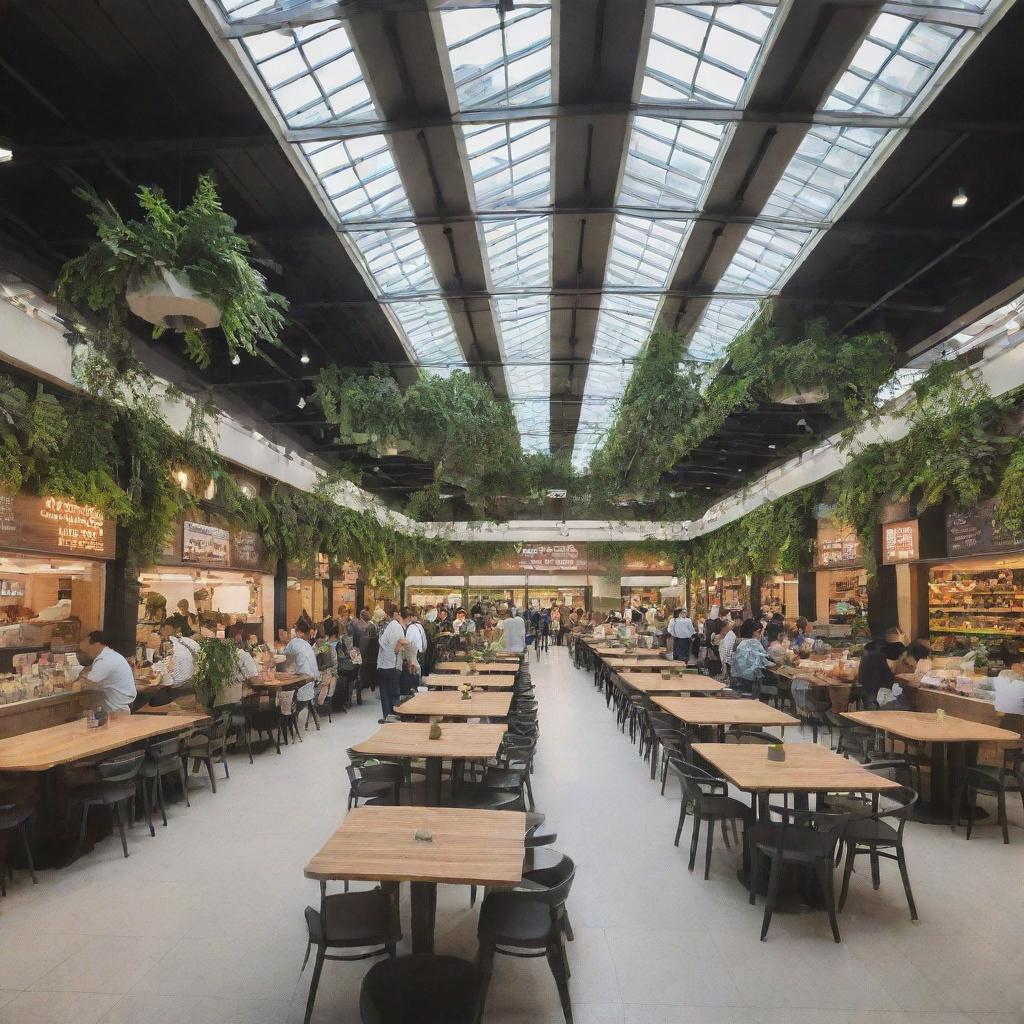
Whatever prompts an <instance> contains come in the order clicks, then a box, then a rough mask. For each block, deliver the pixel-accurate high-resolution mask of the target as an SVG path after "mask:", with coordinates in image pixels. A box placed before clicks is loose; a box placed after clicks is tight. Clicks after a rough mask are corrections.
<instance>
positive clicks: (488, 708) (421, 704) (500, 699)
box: [395, 690, 512, 718]
mask: <svg viewBox="0 0 1024 1024" xmlns="http://www.w3.org/2000/svg"><path fill="white" fill-rule="evenodd" d="M511 705H512V694H511V693H474V694H473V695H472V696H471V697H470V698H469V700H463V699H462V694H460V693H459V692H458V690H434V691H432V692H428V693H417V694H414V695H413V696H412V697H411V698H410V699H409V700H407V701H405V702H404V703H403V704H399V705H398V707H396V708H395V714H398V715H440V716H442V717H445V718H507V717H508V711H509V708H510V707H511Z"/></svg>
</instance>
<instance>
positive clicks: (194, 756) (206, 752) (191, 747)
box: [181, 710, 231, 793]
mask: <svg viewBox="0 0 1024 1024" xmlns="http://www.w3.org/2000/svg"><path fill="white" fill-rule="evenodd" d="M230 728H231V711H230V710H225V711H222V712H220V713H219V714H218V716H217V718H216V719H215V720H214V721H213V722H212V723H211V724H210V725H206V726H201V727H200V728H199V729H197V730H196V731H195V732H194V733H193V734H192V735H191V736H189V737H188V738H187V739H186V740H185V748H184V750H183V751H182V753H181V758H182V762H183V763H184V764H185V765H186V768H187V765H188V762H189V761H191V762H192V771H198V769H199V765H200V764H203V765H205V766H206V774H207V775H209V777H210V788H211V789H212V790H213V792H214V793H216V792H217V778H216V776H215V775H214V773H213V763H214V761H216V762H217V763H218V764H222V765H224V778H225V779H230V778H231V771H230V769H229V768H228V730H229V729H230Z"/></svg>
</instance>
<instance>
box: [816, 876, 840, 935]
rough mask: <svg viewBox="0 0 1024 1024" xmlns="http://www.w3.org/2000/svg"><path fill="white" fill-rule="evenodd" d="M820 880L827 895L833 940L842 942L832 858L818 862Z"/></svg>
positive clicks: (826, 903) (826, 904)
mask: <svg viewBox="0 0 1024 1024" xmlns="http://www.w3.org/2000/svg"><path fill="white" fill-rule="evenodd" d="M818 878H819V879H820V880H821V888H822V892H823V893H824V894H825V909H826V910H827V911H828V923H829V924H830V925H831V926H832V938H833V939H835V941H836V942H842V939H841V938H840V937H839V921H838V919H837V918H836V894H835V891H834V881H833V874H832V858H831V857H829V858H828V860H824V861H819V862H818Z"/></svg>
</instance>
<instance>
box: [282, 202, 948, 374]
mask: <svg viewBox="0 0 1024 1024" xmlns="http://www.w3.org/2000/svg"><path fill="white" fill-rule="evenodd" d="M965 202H966V200H965ZM299 362H300V363H302V365H303V366H305V365H306V363H308V362H309V353H308V352H305V351H304V352H303V353H302V355H301V356H299Z"/></svg>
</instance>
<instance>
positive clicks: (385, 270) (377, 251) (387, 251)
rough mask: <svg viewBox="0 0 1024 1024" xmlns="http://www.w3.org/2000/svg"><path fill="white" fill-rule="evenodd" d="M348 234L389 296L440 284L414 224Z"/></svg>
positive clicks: (428, 288)
mask: <svg viewBox="0 0 1024 1024" xmlns="http://www.w3.org/2000/svg"><path fill="white" fill-rule="evenodd" d="M348 235H349V238H351V239H352V241H353V242H354V243H355V245H356V248H357V249H358V250H359V251H360V253H361V254H362V256H363V258H364V259H365V260H366V265H367V268H368V269H369V271H370V273H371V274H372V275H373V278H374V280H375V281H376V282H377V285H378V286H379V287H380V290H381V291H382V292H383V293H384V295H385V297H387V296H389V295H398V294H401V293H402V292H423V291H430V290H431V289H435V288H437V278H436V277H435V276H434V271H433V269H432V268H431V266H430V260H429V258H428V256H427V250H426V248H425V247H424V245H423V239H422V238H421V237H420V233H419V231H418V230H417V229H416V226H415V225H414V224H407V225H404V226H402V227H386V228H373V229H370V230H366V231H351V232H349V233H348Z"/></svg>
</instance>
